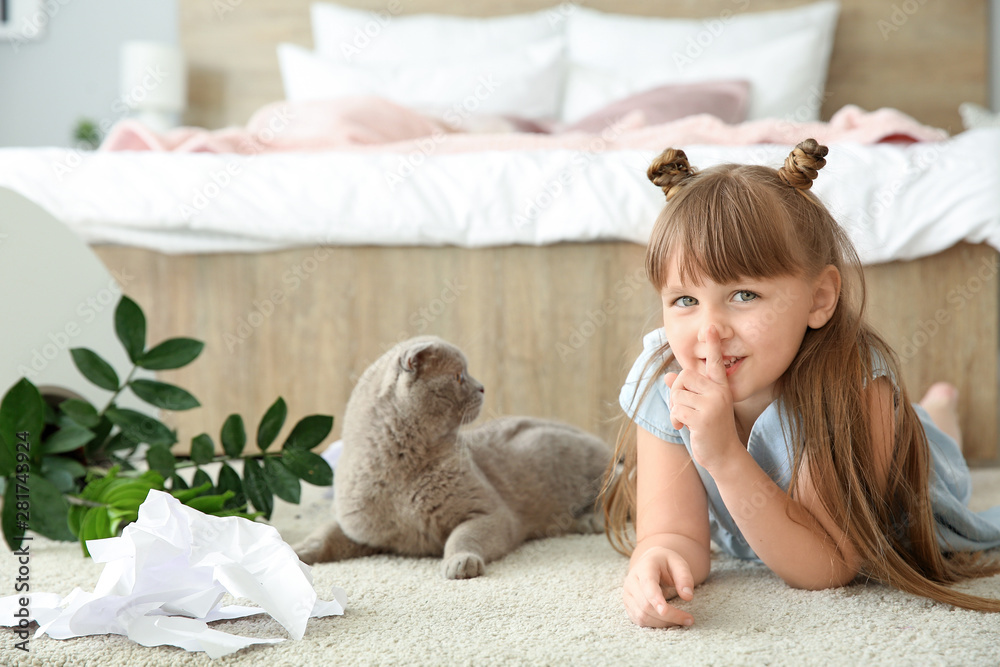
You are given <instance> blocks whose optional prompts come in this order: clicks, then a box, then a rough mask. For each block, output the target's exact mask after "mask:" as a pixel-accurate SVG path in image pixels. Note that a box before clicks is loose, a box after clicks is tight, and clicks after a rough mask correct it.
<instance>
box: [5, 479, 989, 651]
mask: <svg viewBox="0 0 1000 667" xmlns="http://www.w3.org/2000/svg"><path fill="white" fill-rule="evenodd" d="M973 477H974V484H975V488H976V494H975V497H974V500H973V508H974V509H982V508H985V507H988V506H992V505H996V504H1000V469H995V468H994V469H988V470H987V469H984V470H976V471H974V472H973ZM303 486H304V488H303V491H304V492H307V493H306V494H304V499H303V505H301V506H292V505H284V504H283V505H281V506H280V507H279V508H278V510H277V511H276V512H275V516H274V521H273V523H274V525H276V526H277V527H278V529H279V530H280V531H281V532H282V535H283V536H284V537H285V539H286V540H287V541H289V542H294V541H296V540H297V539H299V538H300V537H302V536H303V535H304V534H305V533H306V532H308V530H309V529H310V527H311V524H312V522H314V521H316V520H318V519H319V517H321V516H322V515H323V514H325V512H326V508H327V501H324V500H322V498H321V496H322V490H320V489H316V488H315V487H309V486H308V485H303ZM307 490H308V491H307ZM0 560H2V568H0V582H2V584H0V596H5V595H10V594H12V593H13V592H14V591H13V585H14V577H15V574H14V570H15V568H14V558H13V557H12V556H11V555H10V552H9V551H7V552H6V553H2V554H0ZM101 567H102V566H101V565H99V564H95V563H93V562H91V561H90V560H87V559H84V558H83V557H82V556H81V555H80V550H79V547H78V546H77V545H76V544H68V543H53V542H49V541H45V540H35V542H34V543H33V545H32V559H31V585H32V590H34V591H38V592H42V591H47V592H54V593H60V594H62V595H65V594H68V593H69V592H70V591H71V590H72V589H73V587H74V586H80V587H82V588H84V589H85V590H93V588H94V585H95V584H96V583H97V579H98V576H99V574H100V570H101ZM625 567H626V559H625V558H624V557H622V556H620V555H618V554H617V553H615V552H614V551H613V550H612V549H611V547H610V546H609V545H608V543H607V540H606V539H605V538H604V537H603V536H600V535H594V536H571V537H562V538H554V539H548V540H542V541H537V542H531V543H528V544H526V545H524V546H523V547H522V548H521V549H519V550H518V551H516V552H515V553H513V554H511V555H509V556H507V557H506V558H504V559H502V560H500V561H498V562H495V563H491V564H489V565H487V573H486V576H484V577H481V578H478V579H473V580H468V581H446V580H445V579H443V578H442V577H441V575H440V572H439V569H438V562H437V561H436V560H435V559H410V558H398V557H389V556H378V557H372V558H365V559H359V560H355V561H346V562H341V563H328V564H323V565H319V566H316V567H314V568H313V576H314V583H315V585H316V590H317V592H318V593H319V595H320V597H321V598H327V599H329V594H328V592H329V587H330V586H333V585H336V586H340V587H343V588H344V589H346V591H347V593H348V596H349V600H348V605H347V611H346V614H345V615H344V616H331V617H328V618H320V619H311V620H310V621H309V625H308V628H307V630H306V634H305V637H304V639H302V640H301V641H292V640H288V641H285V642H282V643H279V644H274V645H259V646H253V647H250V648H247V649H244V650H242V651H240V652H238V653H235V654H232V655H229V656H226V657H223V658H220V659H218V660H216V661H212V660H210V659H209V658H208V657H207V656H206V655H205V654H204V653H187V652H185V651H182V650H180V649H176V648H168V647H159V648H146V647H144V646H140V645H138V644H134V643H132V642H130V641H129V640H128V639H126V638H124V637H120V636H96V637H86V638H77V639H71V640H65V641H57V640H53V639H51V638H49V637H39V638H37V639H35V638H32V639H31V641H30V644H29V646H30V651H29V652H28V653H24V652H23V651H20V650H17V649H15V648H14V642H15V641H17V639H16V638H15V636H14V635H13V634H12V633H10V632H9V631H6V630H2V629H0V665H66V666H73V667H91V666H92V667H98V666H100V667H106V666H108V665H129V666H132V667H140V666H145V665H150V666H153V665H156V666H159V665H208V664H213V662H214V663H215V664H219V665H268V666H269V667H280V666H283V665H289V666H295V667H298V666H300V665H323V666H329V667H336V666H337V665H350V666H352V667H353V666H355V665H560V666H564V665H613V664H620V665H629V666H630V667H631V666H638V665H674V664H676V665H759V664H770V665H860V664H864V665H921V666H924V665H963V666H967V665H997V664H998V663H1000V614H996V615H992V614H983V613H977V612H970V611H964V610H958V609H953V608H951V607H948V606H945V605H941V604H937V603H934V602H930V601H926V600H923V599H917V598H914V597H911V596H908V595H905V594H903V593H899V592H897V591H894V590H891V589H889V588H886V587H884V586H880V585H873V584H855V585H852V586H848V587H846V588H843V589H838V590H831V591H821V592H805V591H796V590H792V589H790V588H788V587H787V586H785V585H784V584H783V583H782V582H781V581H780V580H779V579H778V578H777V577H775V576H774V575H772V574H771V573H770V572H769V571H768V570H767V569H766V568H764V567H762V566H755V565H749V564H746V563H741V562H739V561H736V560H734V559H731V558H728V557H725V556H722V555H718V556H717V557H716V558H715V560H714V561H713V564H712V575H711V577H710V578H709V580H708V581H707V582H705V583H704V584H703V585H701V586H699V587H698V588H697V589H696V591H695V599H694V600H693V601H692V602H690V603H682V604H684V607H685V608H686V609H688V610H689V611H690V612H691V613H692V614H693V615H694V617H695V624H694V625H693V626H692V627H690V628H685V629H672V630H649V629H641V628H637V627H635V626H633V625H632V624H631V623H630V622H629V621H628V619H627V618H626V617H625V614H624V611H623V609H622V605H621V598H620V595H621V580H622V576H623V575H624V572H625ZM963 589H964V590H967V591H969V592H974V593H977V594H980V595H988V596H993V597H1000V576H998V577H993V578H991V579H985V580H978V581H976V582H972V583H969V584H966V585H964V586H963ZM220 626H223V629H226V630H228V631H230V632H234V633H237V634H243V635H250V636H255V637H285V636H287V635H286V634H285V632H284V630H283V629H282V627H281V626H280V625H279V624H278V623H277V622H276V621H274V620H273V619H271V617H269V616H266V615H265V616H256V617H251V618H248V619H243V620H238V621H224V622H221V623H220Z"/></svg>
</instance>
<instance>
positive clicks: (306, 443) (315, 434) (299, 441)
mask: <svg viewBox="0 0 1000 667" xmlns="http://www.w3.org/2000/svg"><path fill="white" fill-rule="evenodd" d="M332 428H333V417H331V416H329V415H309V416H308V417H303V418H302V419H300V420H299V423H298V424H296V425H295V428H293V429H292V432H291V433H289V434H288V439H287V440H285V444H284V445H283V447H284V449H286V450H287V449H289V448H294V449H306V450H308V449H312V448H313V447H315V446H316V445H318V444H320V443H321V442H323V439H324V438H326V436H328V435H329V434H330V430H331V429H332Z"/></svg>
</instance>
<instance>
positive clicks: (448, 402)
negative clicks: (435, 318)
mask: <svg viewBox="0 0 1000 667" xmlns="http://www.w3.org/2000/svg"><path fill="white" fill-rule="evenodd" d="M466 366H467V362H466V359H465V355H463V354H462V352H461V350H459V349H458V348H457V347H455V346H454V345H451V344H450V343H447V342H446V341H444V340H441V339H440V338H435V337H432V336H423V337H419V338H413V339H411V340H408V341H405V342H402V343H400V344H398V345H396V346H395V347H393V348H392V349H391V350H389V351H388V352H387V353H385V354H384V355H383V356H382V357H380V358H379V359H378V360H377V361H375V363H373V364H372V365H371V366H370V367H369V368H368V369H367V370H366V371H365V372H364V373H363V374H362V375H361V378H360V379H359V380H358V383H357V385H356V386H355V388H354V391H353V392H352V393H351V398H350V400H349V401H348V403H347V409H346V411H345V414H344V422H343V424H344V428H343V436H342V438H343V442H344V448H343V453H342V454H341V457H340V460H339V461H338V463H337V469H336V479H335V481H334V504H333V513H334V516H335V520H334V521H332V522H330V523H329V524H327V525H325V526H322V527H320V528H319V529H318V530H315V531H314V532H313V533H312V534H311V535H310V536H309V537H307V538H306V539H305V540H303V541H302V542H301V543H300V544H299V545H297V546H296V548H295V551H296V553H298V555H299V558H301V559H302V561H304V562H305V563H317V562H323V561H331V560H341V559H344V558H355V557H358V556H365V555H370V554H375V553H386V552H388V553H396V554H401V555H406V556H441V555H443V556H444V561H443V572H444V576H445V577H447V578H449V579H467V578H471V577H477V576H479V575H481V574H482V573H483V571H484V566H485V563H487V562H489V561H491V560H495V559H497V558H499V557H501V556H503V555H505V554H507V553H509V552H510V551H512V550H513V549H515V548H516V547H517V546H518V545H519V544H521V543H522V542H523V541H525V540H528V539H532V538H538V537H550V536H555V535H563V534H566V533H570V532H577V533H592V532H598V531H600V530H602V528H603V526H602V523H601V521H600V519H599V518H598V516H597V515H596V514H595V513H594V501H595V498H596V495H597V491H598V487H599V485H600V481H601V477H602V475H603V473H604V471H605V468H606V467H607V465H608V462H609V460H610V457H611V452H610V449H609V448H608V447H607V445H606V444H605V443H604V442H603V441H601V440H599V439H598V438H597V437H595V436H593V435H590V434H588V433H586V432H584V431H582V430H580V429H577V428H574V427H572V426H568V425H565V424H560V423H558V422H553V421H547V420H543V419H535V418H530V417H507V418H502V419H496V420H492V421H490V422H487V423H486V424H483V425H482V426H479V427H477V428H473V429H466V430H459V427H460V426H462V425H463V424H468V423H469V422H471V421H473V420H474V419H475V418H476V417H477V416H478V415H479V411H480V408H482V405H483V395H484V389H483V385H481V384H480V383H479V382H477V381H476V380H475V379H474V378H472V377H471V376H470V375H469V374H468V372H467V370H466Z"/></svg>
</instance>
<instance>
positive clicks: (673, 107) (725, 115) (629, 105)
mask: <svg viewBox="0 0 1000 667" xmlns="http://www.w3.org/2000/svg"><path fill="white" fill-rule="evenodd" d="M749 101H750V82H748V81H705V82H701V83H672V84H668V85H665V86H658V87H656V88H651V89H650V90H646V91H643V92H641V93H636V94H634V95H629V96H628V97H624V98H622V99H620V100H617V101H615V102H612V103H611V104H609V105H608V106H606V107H604V108H603V109H599V110H598V111H595V112H594V113H592V114H590V115H589V116H586V117H585V118H581V119H580V120H578V121H576V122H575V123H572V124H570V125H567V126H566V127H564V128H563V131H565V132H590V133H595V132H601V131H603V130H604V129H605V128H607V127H608V126H609V125H611V124H612V123H614V122H616V121H619V120H620V119H621V118H623V117H625V116H630V120H634V116H635V115H637V114H641V116H642V117H643V120H644V121H645V122H644V123H642V124H644V125H659V124H661V123H669V122H670V121H673V120H679V119H681V118H684V117H685V116H693V115H696V114H702V113H707V114H711V115H713V116H715V117H716V118H719V119H720V120H722V121H723V122H725V123H729V124H731V125H734V124H736V123H742V122H743V121H744V120H746V116H747V107H748V106H749ZM630 124H631V123H630Z"/></svg>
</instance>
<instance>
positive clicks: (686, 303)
mask: <svg viewBox="0 0 1000 667" xmlns="http://www.w3.org/2000/svg"><path fill="white" fill-rule="evenodd" d="M697 304H698V299H696V298H694V297H693V296H681V297H677V298H676V299H674V305H675V306H680V307H681V308H688V307H690V306H695V305H697Z"/></svg>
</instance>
